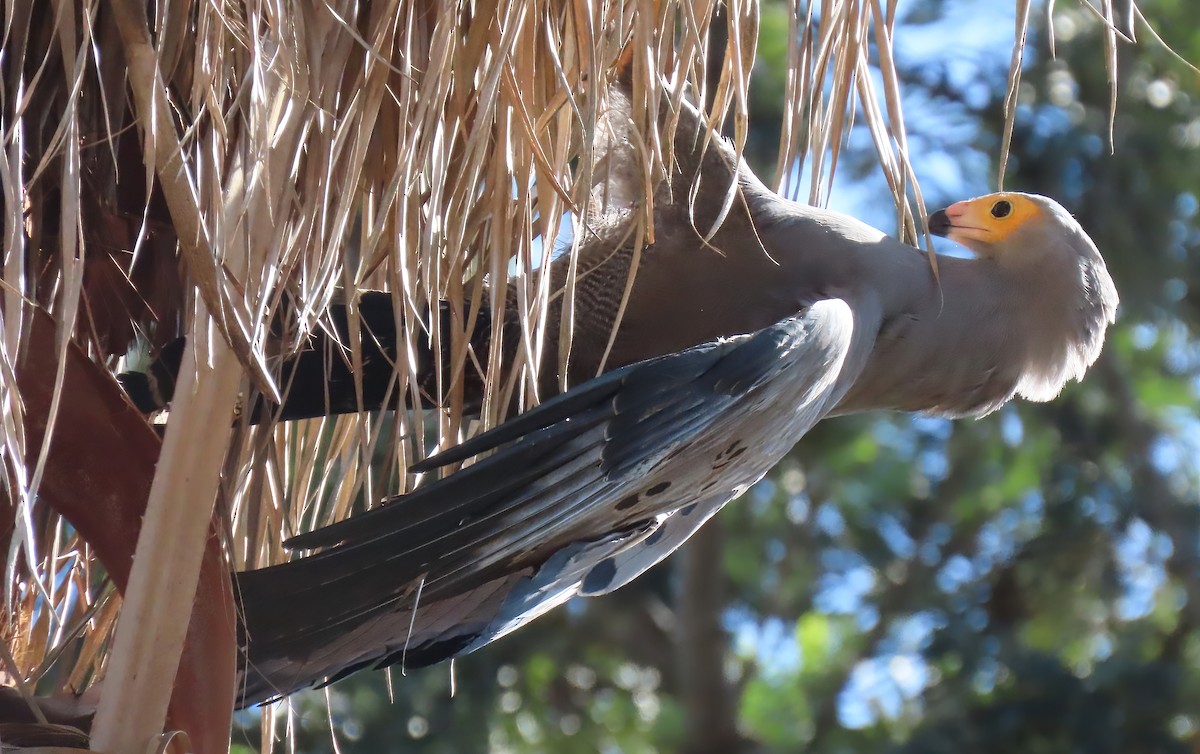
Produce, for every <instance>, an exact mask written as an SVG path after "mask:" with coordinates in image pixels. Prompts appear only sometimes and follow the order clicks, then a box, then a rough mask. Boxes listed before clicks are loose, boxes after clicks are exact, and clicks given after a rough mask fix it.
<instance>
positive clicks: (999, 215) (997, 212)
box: [992, 200, 1012, 220]
mask: <svg viewBox="0 0 1200 754" xmlns="http://www.w3.org/2000/svg"><path fill="white" fill-rule="evenodd" d="M1011 214H1012V204H1011V203H1010V202H1006V201H1003V200H1001V201H998V202H996V203H995V204H993V205H992V217H994V218H996V219H997V220H1000V219H1003V218H1005V217H1008V216H1009V215H1011Z"/></svg>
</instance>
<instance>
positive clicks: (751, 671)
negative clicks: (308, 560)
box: [234, 0, 1200, 754]
mask: <svg viewBox="0 0 1200 754" xmlns="http://www.w3.org/2000/svg"><path fill="white" fill-rule="evenodd" d="M1140 5H1141V8H1142V11H1143V12H1144V13H1145V14H1146V17H1147V18H1148V19H1149V20H1150V21H1151V22H1152V23H1153V25H1154V27H1155V29H1156V30H1157V32H1158V33H1159V34H1161V36H1162V37H1163V39H1164V40H1165V41H1166V42H1167V44H1169V45H1170V47H1171V48H1172V49H1173V50H1174V51H1175V53H1178V55H1179V56H1181V57H1182V58H1184V59H1186V60H1190V61H1192V62H1200V4H1197V3H1195V2H1192V1H1191V0H1153V1H1151V0H1145V1H1144V2H1142V3H1140ZM1009 6H1010V4H1009V3H1003V2H995V0H955V2H944V1H942V0H905V1H904V2H901V3H900V15H901V19H902V20H901V21H900V22H899V24H898V31H897V33H896V58H897V61H898V63H899V65H900V66H901V70H900V74H901V77H902V82H903V86H904V88H905V92H906V96H905V99H904V103H903V105H904V111H905V116H906V123H907V127H908V134H909V146H910V150H911V157H912V161H913V163H914V166H915V169H916V172H917V175H918V177H919V178H920V180H921V188H922V191H923V193H924V198H925V200H926V202H927V204H928V205H929V207H930V208H931V209H932V208H934V207H940V206H944V205H945V204H947V203H949V202H951V201H955V200H957V199H962V198H966V197H968V196H974V195H977V194H980V193H984V192H987V191H990V190H994V189H995V188H996V176H997V164H996V160H997V156H998V152H999V144H1000V141H1001V137H1000V134H1001V129H1002V125H1003V112H1002V103H1003V98H1004V92H1005V86H1006V78H1007V72H1008V67H1009V63H1010V54H1011V49H1012V41H1013V28H1014V11H1013V8H1012V7H1009ZM788 13H789V10H788V8H787V7H786V6H785V5H784V4H775V3H765V4H764V8H763V18H762V26H761V40H760V45H759V62H758V66H759V67H758V69H757V70H756V72H755V77H754V82H753V83H754V88H753V90H752V94H753V103H752V112H751V126H752V128H753V129H754V130H753V132H752V134H751V138H750V142H749V146H748V148H747V154H748V158H749V159H750V161H751V163H752V164H753V165H755V166H756V169H758V170H759V171H760V172H761V173H763V174H764V175H765V176H769V175H770V172H771V171H772V170H773V167H771V166H773V165H774V159H775V155H774V152H773V150H774V149H775V145H776V144H777V143H778V136H777V133H778V128H779V125H780V122H781V118H782V113H781V110H780V103H781V102H782V101H783V86H784V75H783V67H784V66H785V64H786V60H785V53H786V48H787V39H786V35H787V33H788V17H787V14H788ZM1034 13H1035V16H1037V17H1038V19H1039V20H1038V21H1037V22H1036V24H1035V29H1036V32H1035V33H1034V35H1033V36H1032V38H1031V39H1030V43H1029V45H1028V48H1027V51H1026V58H1025V64H1024V67H1025V75H1024V83H1023V84H1022V86H1021V90H1020V94H1019V106H1018V111H1017V117H1016V128H1015V133H1014V138H1013V150H1012V157H1011V159H1010V161H1009V165H1008V170H1007V174H1006V178H1005V188H1011V189H1018V190H1028V191H1035V192H1040V193H1046V194H1050V195H1052V196H1055V197H1056V198H1058V199H1059V200H1060V201H1061V202H1062V203H1063V204H1064V205H1066V206H1067V207H1068V209H1070V210H1071V211H1072V212H1073V213H1074V214H1075V215H1076V216H1077V217H1078V218H1079V219H1080V221H1081V222H1082V224H1083V225H1084V227H1085V228H1086V229H1087V230H1088V231H1089V232H1090V234H1091V235H1092V236H1093V238H1094V239H1095V240H1096V242H1097V244H1098V245H1099V247H1100V249H1101V251H1102V252H1103V253H1104V254H1105V256H1106V259H1107V260H1108V263H1109V266H1110V269H1111V270H1112V272H1113V274H1114V277H1115V278H1116V281H1117V285H1118V289H1119V290H1120V292H1121V296H1122V308H1121V314H1120V321H1119V323H1118V326H1117V327H1116V328H1115V330H1113V331H1112V332H1111V335H1110V338H1109V342H1108V345H1107V347H1106V350H1105V354H1104V356H1103V357H1102V358H1101V360H1100V362H1098V364H1097V365H1096V367H1094V368H1093V370H1092V372H1091V373H1090V374H1089V376H1088V379H1087V380H1086V382H1085V383H1084V384H1082V385H1075V386H1072V387H1071V388H1069V389H1068V391H1067V392H1066V393H1065V394H1064V395H1063V396H1062V397H1061V398H1060V399H1059V400H1057V401H1056V402H1053V403H1050V404H1045V405H1040V404H1028V403H1018V404H1012V405H1010V406H1008V407H1006V408H1005V409H1003V410H1001V411H999V412H997V413H996V414H994V415H991V416H989V417H986V418H985V419H982V420H979V421H958V422H949V421H945V420H941V419H934V418H924V417H910V416H902V415H868V416H859V417H849V418H843V419H835V420H829V421H826V422H825V423H823V424H821V425H820V426H818V427H817V428H816V430H814V431H813V432H812V433H810V435H809V436H808V437H806V438H805V440H804V441H803V442H802V443H801V444H800V445H799V446H798V447H797V448H796V449H795V451H794V452H793V453H792V454H791V456H790V457H789V458H788V459H787V460H786V461H785V462H784V463H783V464H781V466H780V467H779V468H778V469H776V471H775V472H774V473H772V474H771V475H770V477H769V478H768V479H766V480H764V481H763V482H762V483H761V484H759V485H758V486H757V487H755V488H754V489H753V490H751V492H750V493H748V494H747V495H746V496H745V497H743V498H742V499H741V500H739V501H737V502H735V503H733V504H731V505H730V506H729V507H728V508H727V509H726V510H725V511H724V512H723V513H722V514H721V515H720V516H719V517H718V518H717V519H716V520H715V521H713V522H712V523H710V524H709V526H708V528H707V529H706V530H705V531H704V532H702V535H701V536H699V537H698V538H697V539H696V540H694V542H693V543H692V544H690V545H689V546H688V547H687V548H686V552H681V553H680V554H679V555H678V556H676V557H674V558H672V559H671V560H670V561H668V562H667V563H665V564H663V565H661V566H659V567H658V568H656V569H655V570H654V571H652V572H651V573H649V574H647V575H646V576H645V577H643V578H642V579H640V580H639V581H637V582H636V583H634V584H633V585H631V586H629V587H627V588H625V589H624V590H622V591H621V592H619V593H617V594H615V595H612V596H609V597H606V598H602V599H595V600H589V601H576V602H574V603H572V604H570V605H569V606H568V607H567V608H566V609H562V610H559V611H557V612H556V613H554V614H553V615H551V616H548V617H546V618H544V619H542V620H540V621H538V622H536V623H535V624H533V625H531V626H530V627H528V628H526V629H524V630H522V631H520V632H518V633H517V634H515V635H513V636H511V637H509V638H506V639H504V640H503V641H501V642H498V643H496V644H494V645H492V646H489V647H487V648H485V649H484V650H481V651H480V652H478V653H476V654H474V655H471V656H468V657H466V658H463V659H460V660H459V661H457V663H456V664H455V665H454V667H453V668H451V667H450V666H448V665H445V666H440V667H435V668H430V669H425V670H421V671H410V672H408V673H407V675H401V673H400V672H399V671H398V670H396V671H393V672H392V673H391V675H390V676H389V675H387V674H385V673H363V674H359V675H357V676H354V677H353V678H351V679H349V680H347V681H344V682H341V683H339V684H337V685H336V686H334V687H332V688H328V689H324V690H319V691H314V692H309V693H307V694H304V695H298V696H296V697H294V698H293V699H292V700H291V703H290V707H285V706H280V707H279V708H277V709H275V710H274V712H273V714H275V715H277V716H278V717H279V718H280V719H279V726H280V729H281V730H282V727H283V726H284V725H290V726H293V727H294V729H295V730H296V731H297V741H298V750H300V751H303V752H314V753H315V752H332V751H340V752H384V751H412V752H430V753H432V752H477V751H478V752H482V751H493V752H514V753H515V752H542V751H545V752H594V751H600V752H629V753H634V752H656V751H664V752H675V751H682V752H689V753H694V754H699V753H700V752H714V753H716V752H733V751H763V752H796V751H809V752H856V753H859V754H861V753H863V752H962V751H975V752H989V751H995V752H1016V751H1020V752H1114V753H1116V752H1122V753H1130V752H1176V751H1178V752H1193V751H1198V750H1200V665H1198V661H1200V633H1198V630H1200V508H1198V503H1200V495H1198V489H1200V479H1198V476H1197V474H1198V470H1200V432H1198V424H1197V415H1196V413H1197V412H1196V405H1197V394H1198V391H1200V344H1198V342H1197V340H1196V337H1195V332H1194V330H1195V326H1196V324H1197V323H1200V311H1198V309H1197V304H1198V303H1200V300H1198V299H1197V293H1198V286H1200V227H1198V226H1197V223H1196V213H1197V209H1198V199H1197V196H1198V193H1200V76H1198V75H1197V73H1196V72H1195V71H1193V70H1190V69H1189V68H1188V67H1187V66H1186V65H1185V64H1184V62H1182V61H1180V60H1179V59H1177V58H1176V57H1175V56H1174V55H1173V54H1172V52H1170V51H1169V50H1167V49H1166V48H1164V47H1163V46H1162V45H1160V44H1158V43H1157V42H1156V41H1155V40H1154V38H1153V35H1152V34H1150V33H1149V32H1148V31H1147V30H1146V28H1145V26H1144V25H1143V24H1141V23H1140V22H1138V23H1136V24H1135V25H1134V29H1135V31H1137V33H1138V43H1139V44H1138V45H1137V46H1136V47H1135V46H1132V45H1128V44H1126V45H1122V46H1121V48H1120V56H1119V57H1120V59H1119V71H1120V76H1119V83H1118V100H1117V110H1116V119H1115V122H1114V123H1113V125H1112V131H1111V142H1110V128H1109V101H1110V88H1109V79H1108V76H1109V74H1108V72H1107V71H1106V67H1105V61H1104V56H1103V54H1102V52H1101V50H1102V44H1101V37H1102V34H1103V27H1102V26H1101V24H1100V22H1099V21H1098V20H1097V18H1096V16H1095V14H1093V13H1091V12H1090V11H1089V10H1088V9H1087V8H1086V7H1084V6H1083V5H1082V4H1081V3H1078V2H1059V3H1058V4H1057V6H1056V8H1055V9H1054V12H1053V16H1052V18H1053V28H1054V35H1055V42H1054V49H1053V52H1054V55H1053V56H1052V54H1051V46H1050V43H1049V41H1048V26H1047V21H1048V19H1049V18H1050V17H1049V16H1048V15H1047V13H1046V9H1045V7H1044V6H1042V5H1038V6H1036V7H1035V9H1034ZM872 153H873V147H872V145H871V140H870V137H869V135H868V134H867V133H866V131H865V129H860V130H859V131H856V132H855V133H854V134H853V135H852V136H851V138H850V140H849V143H848V146H847V151H846V152H844V154H843V157H842V163H841V164H840V166H839V169H838V172H837V174H836V180H835V181H834V182H833V184H832V187H831V189H829V190H828V192H827V193H828V199H829V203H830V205H831V206H833V207H835V208H837V209H840V210H842V211H846V212H849V213H851V214H854V215H856V216H859V217H861V218H863V219H864V220H867V221H868V222H871V223H873V224H875V225H878V226H879V227H882V228H885V229H890V228H894V226H895V210H894V207H893V204H892V201H891V198H890V195H889V193H888V189H887V186H886V184H885V183H884V181H883V179H882V178H881V177H880V176H879V175H878V174H877V173H876V172H874V162H873V156H872ZM815 180H816V183H817V185H819V186H822V188H821V189H820V190H821V192H822V193H824V192H825V191H826V189H825V188H824V180H825V177H824V176H818V177H817V178H816V179H815ZM813 181H814V177H813V176H812V174H811V172H810V171H809V170H808V167H807V166H801V165H796V166H794V169H793V175H792V176H791V177H790V181H789V184H790V187H791V191H792V194H793V195H794V196H796V197H797V198H799V199H801V200H804V199H807V197H808V196H809V195H810V188H811V187H812V185H813ZM948 246H952V244H949V245H948ZM939 248H940V249H941V250H942V251H946V252H952V251H953V250H952V249H951V248H949V247H946V248H943V247H939ZM452 689H453V695H452ZM257 715H258V712H257V711H254V712H246V713H241V714H240V716H239V718H238V721H239V724H240V725H241V726H242V727H241V728H240V729H235V733H234V744H235V746H234V748H235V751H246V750H257V749H258V718H257Z"/></svg>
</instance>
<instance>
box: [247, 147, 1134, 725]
mask: <svg viewBox="0 0 1200 754" xmlns="http://www.w3.org/2000/svg"><path fill="white" fill-rule="evenodd" d="M733 169H734V171H735V174H736V176H737V181H738V185H739V190H740V192H741V196H742V197H743V198H744V204H743V206H744V208H745V213H744V215H743V216H742V217H735V218H733V221H732V222H727V223H726V226H723V228H722V231H721V233H722V234H724V235H721V234H718V235H716V236H714V237H713V238H714V239H716V240H717V241H718V247H719V249H720V250H722V251H724V252H725V253H723V254H714V255H712V256H710V257H708V258H706V259H705V264H703V265H701V264H698V263H697V264H691V265H680V264H679V260H678V253H682V252H680V251H679V249H682V248H683V247H686V246H687V244H693V246H692V253H694V254H695V253H698V248H700V247H696V246H695V245H694V244H695V235H696V234H695V233H694V232H691V233H689V232H688V231H686V230H680V231H678V232H677V233H675V234H674V235H672V228H674V229H675V230H678V228H681V227H684V224H682V223H677V224H676V225H675V226H671V225H670V224H667V225H665V226H664V227H666V228H667V231H666V232H664V233H661V234H660V235H659V237H658V240H657V241H656V246H657V245H658V244H662V245H663V248H661V249H655V248H651V249H648V250H647V251H646V253H645V255H644V257H643V259H642V260H641V263H640V264H639V266H638V267H637V272H636V277H635V279H634V283H633V285H634V291H635V293H634V295H631V297H630V300H629V302H628V306H627V308H626V310H625V312H624V316H623V318H622V319H621V322H620V329H619V331H618V334H617V337H616V339H615V341H614V344H613V346H612V348H611V349H610V355H611V356H612V358H613V363H614V365H620V366H616V368H613V369H610V370H608V371H602V373H601V374H599V376H595V377H591V378H590V379H585V380H583V381H581V382H579V383H577V384H575V385H574V386H573V387H571V388H570V389H569V390H567V391H565V392H562V393H560V394H558V395H555V396H554V397H551V398H549V400H546V401H545V402H543V403H541V404H540V405H538V406H537V407H536V408H533V409H532V410H530V411H527V412H525V413H522V414H520V415H517V416H515V417H513V418H511V419H508V420H507V421H505V422H503V423H501V424H499V425H497V426H496V427H494V428H492V429H491V430H488V431H486V432H483V433H482V434H480V435H478V436H476V437H474V438H472V439H469V440H467V441H466V442H463V443H462V444H460V445H458V446H454V447H451V448H447V449H444V450H441V451H440V452H437V453H435V454H434V455H432V456H431V457H429V458H427V459H425V460H424V461H421V462H419V463H418V464H416V465H415V466H414V467H412V468H411V469H410V470H411V471H413V472H416V473H421V474H428V473H431V472H435V471H438V470H446V469H449V468H450V467H454V466H457V465H458V464H461V463H462V462H464V461H467V460H469V459H471V458H476V459H477V460H475V462H474V463H471V464H470V465H466V466H462V467H461V468H457V469H456V470H453V471H450V473H447V474H446V475H445V476H443V477H441V478H439V479H434V480H432V481H429V480H426V481H425V483H423V484H421V485H419V486H417V487H416V488H415V489H414V490H413V491H411V492H409V493H408V494H406V495H402V496H397V497H396V498H393V499H391V500H389V501H386V502H385V503H384V504H382V505H379V506H377V507H375V508H372V509H371V510H368V511H365V512H362V513H358V514H355V515H352V516H350V517H349V518H346V519H344V520H342V521H340V522H337V523H334V524H332V525H329V526H326V527H324V528H320V529H317V530H314V531H311V532H308V533H304V534H300V535H298V536H295V537H293V538H292V539H291V540H290V541H289V542H288V543H287V544H288V546H289V547H291V548H294V549H296V550H303V551H307V552H308V553H309V554H307V555H304V556H303V557H299V558H296V559H293V560H291V561H289V562H286V563H282V564H278V565H273V566H269V567H267V568H262V569H257V570H250V571H243V572H240V573H238V574H237V575H236V583H237V588H238V590H239V593H240V595H241V597H242V601H243V605H244V614H243V622H242V626H241V629H240V630H241V646H242V647H243V653H244V657H243V662H244V669H243V673H242V679H241V683H242V687H241V692H240V693H241V696H240V699H241V703H242V704H244V705H246V704H253V703H257V702H262V701H266V700H269V699H273V698H277V697H280V696H285V695H287V694H289V693H292V692H293V691H296V690H298V689H301V688H304V687H308V686H312V685H316V684H322V683H329V682H333V681H335V680H337V679H339V678H342V677H344V676H346V675H348V674H350V673H352V672H355V671H356V670H359V669H362V668H368V667H372V668H380V667H386V666H388V665H392V664H397V663H398V664H400V665H401V666H402V667H419V666H424V665H429V664H433V663H436V662H440V661H443V660H446V659H449V658H453V657H456V656H459V655H461V654H465V653H467V652H471V651H474V650H476V649H478V648H480V647H482V646H484V645H486V644H488V643H490V642H491V641H494V640H496V639H497V638H499V637H501V636H503V635H505V634H507V633H509V632H511V631H513V630H515V629H517V628H519V627H520V626H522V625H524V624H525V623H528V622H529V621H530V620H533V619H535V618H536V617H538V616H539V615H542V614H544V613H545V612H546V611H548V610H550V609H553V608H554V607H556V606H558V605H561V604H563V603H564V602H566V601H567V600H569V599H571V598H572V597H575V596H592V595H598V594H604V593H607V592H610V591H612V590H614V589H617V588H619V587H621V586H623V585H624V584H627V583H629V582H630V581H632V580H633V579H635V578H637V576H639V575H640V574H641V573H643V572H644V571H645V570H646V569H648V568H649V567H651V566H652V565H654V564H655V563H657V562H659V561H661V560H662V559H663V558H665V557H666V556H667V555H669V554H670V553H671V552H673V551H674V550H675V549H676V548H677V547H679V545H681V544H682V543H683V542H684V541H686V540H687V539H688V537H690V536H691V535H692V534H693V533H694V532H695V531H696V530H697V529H698V528H699V527H700V526H701V525H702V524H703V523H704V522H705V521H707V520H708V519H709V518H710V517H711V516H712V515H714V514H715V513H716V512H717V511H718V510H720V509H721V508H722V507H723V506H724V505H725V504H726V503H728V502H729V501H731V500H733V499H735V498H737V497H738V496H739V495H741V494H742V493H743V492H745V491H746V490H747V489H748V488H749V487H751V486H752V485H753V484H754V483H755V482H756V481H758V480H759V479H761V478H762V476H763V475H764V474H766V473H767V471H769V470H770V469H771V468H772V467H773V466H774V465H775V464H776V463H777V462H778V461H779V460H780V459H781V458H782V457H783V456H784V455H785V454H786V453H787V452H788V451H789V450H790V449H791V448H792V446H793V445H794V444H795V443H796V442H797V441H798V440H799V439H800V438H801V437H802V436H803V435H804V434H805V433H806V432H807V431H808V430H809V429H810V428H811V427H812V426H813V425H814V424H815V423H817V422H818V421H820V420H821V419H823V418H825V417H827V416H833V415H839V414H848V413H855V412H860V411H867V410H873V409H894V410H901V411H915V412H924V413H928V414H934V415H941V416H947V417H967V416H979V415H983V414H987V413H989V412H991V411H994V410H996V409H997V408H999V407H1000V406H1002V405H1004V404H1005V403H1007V402H1008V401H1009V400H1011V399H1013V398H1014V397H1017V396H1021V397H1024V398H1026V399H1028V400H1033V401H1046V400H1050V399H1052V398H1054V397H1055V396H1056V395H1058V393H1059V392H1060V391H1061V389H1062V388H1063V386H1064V385H1065V384H1066V383H1068V382H1070V381H1072V380H1077V379H1081V378H1082V377H1083V375H1084V373H1085V372H1086V370H1087V369H1088V367H1089V366H1090V365H1091V364H1092V363H1093V362H1094V361H1095V360H1096V358H1097V357H1098V355H1099V353H1100V351H1101V349H1102V346H1103V343H1104V338H1105V334H1106V331H1107V328H1108V326H1109V325H1110V324H1112V323H1113V322H1114V321H1115V317H1116V310H1117V306H1118V296H1117V292H1116V288H1115V286H1114V284H1113V281H1112V278H1111V276H1110V275H1109V273H1108V270H1107V268H1106V266H1105V263H1104V260H1103V258H1102V257H1101V255H1100V252H1099V251H1098V249H1097V248H1096V245H1095V244H1094V243H1093V242H1092V240H1091V239H1090V238H1089V237H1088V235H1087V233H1086V232H1084V230H1083V228H1082V227H1080V225H1079V223H1078V222H1076V221H1075V219H1074V218H1073V217H1072V216H1071V215H1070V213H1069V212H1068V211H1067V210H1066V209H1065V208H1063V207H1062V206H1061V205H1060V204H1058V203H1057V202H1055V201H1054V200H1053V199H1050V198H1048V197H1044V196H1038V195H1033V194H1025V193H1019V192H1001V193H995V194H989V195H986V196H981V197H976V198H974V199H969V200H965V201H960V202H957V203H954V204H951V205H950V206H948V207H947V208H945V209H944V210H940V211H937V212H935V213H933V214H932V215H930V216H929V217H928V218H927V219H926V224H927V227H928V229H929V230H930V232H931V233H934V234H936V235H941V236H945V237H948V238H950V239H951V240H954V241H957V242H959V243H960V244H962V245H963V246H965V247H967V248H968V249H969V250H970V251H971V252H973V256H972V257H969V258H958V257H942V258H941V259H940V262H939V273H938V275H937V276H934V275H933V274H932V273H931V270H930V266H929V264H928V259H927V257H926V256H925V255H924V254H922V253H921V252H920V251H918V250H917V249H915V248H913V247H911V246H908V245H907V244H904V243H901V242H900V241H897V240H895V239H893V238H891V237H889V236H888V235H887V234H885V233H883V232H882V231H879V230H877V229H875V228H872V227H871V226H869V225H867V224H866V223H863V222H861V221H859V220H856V219H854V218H852V217H849V216H846V215H843V214H840V213H836V212H832V211H829V210H824V209H820V208H815V207H809V206H806V205H802V204H799V203H795V202H792V201H789V200H787V199H785V198H783V197H780V196H779V195H777V194H775V193H773V192H771V191H769V190H768V189H767V188H766V187H765V186H763V185H762V184H761V183H760V182H759V181H758V180H757V178H756V177H755V176H754V175H753V173H751V172H750V171H749V169H748V168H746V167H745V166H744V165H736V166H735V167H734V168H733ZM686 227H689V228H692V229H693V230H694V228H695V226H694V223H691V224H688V225H687V226H686ZM739 236H740V241H741V245H739V244H738V240H739ZM672 244H677V245H678V246H679V249H674V248H673V247H672ZM748 248H749V249H753V252H754V253H751V252H749V251H747V250H746V249H748ZM673 251H674V252H678V253H670V252H673ZM660 252H662V253H660ZM639 289H640V290H639ZM663 302H669V304H664V303H663ZM730 321H733V322H734V324H733V325H730V324H729V322H730ZM731 329H732V330H736V331H735V332H730V330H731ZM597 332H598V329H597ZM655 333H657V335H656V334H655ZM651 341H653V342H654V349H656V350H659V351H660V352H659V353H658V354H652V355H650V356H648V357H645V358H639V356H641V355H642V354H643V353H644V352H645V351H646V350H647V349H648V348H649V347H648V346H646V345H645V344H646V343H648V342H651ZM595 347H596V343H585V344H584V346H583V348H581V353H582V354H584V356H585V358H584V359H583V361H587V360H588V359H589V358H594V356H593V355H592V354H593V351H591V350H589V349H594V348H595ZM663 349H669V350H663ZM589 366H591V365H590V364H589Z"/></svg>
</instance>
